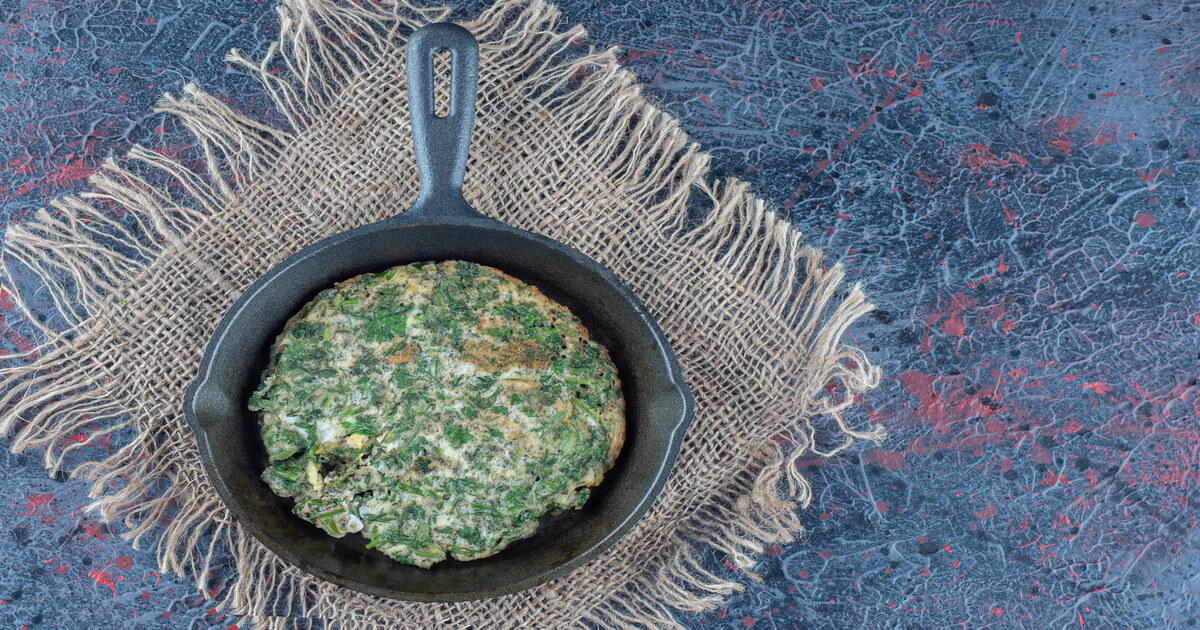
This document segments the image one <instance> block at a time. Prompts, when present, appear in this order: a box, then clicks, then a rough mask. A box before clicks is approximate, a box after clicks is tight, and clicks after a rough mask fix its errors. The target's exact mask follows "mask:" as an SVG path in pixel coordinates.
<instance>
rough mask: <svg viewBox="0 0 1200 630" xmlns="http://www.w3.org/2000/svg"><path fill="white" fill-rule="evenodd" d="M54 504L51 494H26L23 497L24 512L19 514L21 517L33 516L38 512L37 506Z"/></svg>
mask: <svg viewBox="0 0 1200 630" xmlns="http://www.w3.org/2000/svg"><path fill="white" fill-rule="evenodd" d="M53 502H54V495H53V494H27V495H25V511H23V512H21V514H22V515H23V516H33V515H34V513H36V512H37V511H38V509H37V508H38V506H39V505H46V504H47V503H53Z"/></svg>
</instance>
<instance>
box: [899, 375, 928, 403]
mask: <svg viewBox="0 0 1200 630" xmlns="http://www.w3.org/2000/svg"><path fill="white" fill-rule="evenodd" d="M898 378H899V379H900V384H901V385H903V386H904V389H907V390H908V393H910V394H912V396H913V397H914V398H916V399H917V400H919V401H921V402H928V401H930V400H933V380H934V377H932V376H930V375H928V374H924V373H921V372H918V371H916V370H908V371H907V372H904V373H902V374H900V376H899V377H898Z"/></svg>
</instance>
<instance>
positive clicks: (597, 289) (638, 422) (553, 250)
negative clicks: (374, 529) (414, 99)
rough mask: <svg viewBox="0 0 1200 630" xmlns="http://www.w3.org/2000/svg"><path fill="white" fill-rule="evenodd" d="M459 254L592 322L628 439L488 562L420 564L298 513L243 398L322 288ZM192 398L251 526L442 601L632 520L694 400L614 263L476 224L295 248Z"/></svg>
mask: <svg viewBox="0 0 1200 630" xmlns="http://www.w3.org/2000/svg"><path fill="white" fill-rule="evenodd" d="M455 259H457V260H469V261H473V262H477V263H480V264H484V265H489V266H493V267H496V268H498V269H501V270H503V271H505V272H506V273H509V274H511V275H513V276H515V277H517V278H520V279H521V280H523V281H525V282H528V283H530V284H533V285H535V286H537V287H538V288H539V289H541V290H542V291H543V292H545V293H546V294H547V295H548V296H549V297H551V298H552V299H554V300H556V301H558V302H560V303H562V304H563V305H565V306H567V307H568V308H569V309H570V310H571V311H572V312H573V313H574V314H575V315H576V316H578V317H579V318H580V319H581V320H582V321H583V323H584V325H585V326H586V327H587V329H588V331H589V333H590V334H591V335H592V337H593V338H594V339H596V340H597V341H598V342H599V343H601V344H603V345H604V346H605V347H606V348H607V349H608V350H609V353H610V355H611V356H612V358H613V361H614V363H615V364H616V366H617V369H618V371H619V374H620V377H621V380H622V387H623V390H624V392H623V393H624V395H625V399H626V407H627V416H626V440H625V445H624V447H623V448H622V451H621V455H620V457H619V459H618V460H617V463H616V466H615V467H614V468H613V469H612V470H611V471H610V472H609V473H608V474H607V475H606V477H605V480H604V482H603V483H602V484H601V486H600V487H599V488H597V489H596V491H595V492H594V493H593V496H592V498H591V499H590V500H589V501H588V503H587V504H586V505H585V506H584V507H583V508H582V509H580V510H571V511H568V512H565V513H563V514H561V515H558V516H550V517H546V518H544V519H543V522H542V523H541V527H540V528H539V530H538V532H537V534H535V535H534V536H533V537H531V538H528V539H525V540H522V541H518V542H516V543H514V544H512V545H511V546H509V547H508V548H507V549H505V550H504V551H502V552H500V553H499V554H497V555H495V556H492V557H490V558H484V559H480V560H474V561H471V562H465V563H464V562H457V561H449V562H444V563H439V564H438V565H435V566H434V567H433V568H432V569H420V568H416V567H411V566H407V565H401V564H398V563H396V562H394V561H392V560H391V559H389V558H388V557H386V556H385V555H383V554H382V553H379V552H378V551H376V550H370V549H366V547H365V544H366V541H365V539H363V538H362V537H361V536H358V535H348V536H346V537H344V538H341V539H335V538H332V537H330V536H329V535H327V534H326V533H325V532H323V531H321V530H319V529H317V528H316V527H315V526H313V525H311V524H309V523H307V522H305V521H303V520H301V519H300V518H298V517H296V516H294V515H293V514H292V513H291V507H292V501H291V500H290V499H283V498H280V497H278V496H276V495H275V494H274V493H272V492H271V490H270V489H269V488H268V487H267V485H266V484H265V483H264V482H262V481H261V480H260V479H259V475H260V474H261V472H262V470H263V469H264V468H265V466H266V454H265V452H264V450H263V447H262V441H261V438H260V437H259V432H258V419H257V417H256V415H255V414H254V413H253V412H251V411H249V409H247V407H246V401H247V400H248V398H249V396H250V394H251V392H252V391H253V390H254V389H255V388H256V387H257V385H258V382H259V378H260V375H261V373H262V370H263V369H264V368H265V366H266V364H267V356H268V353H269V349H270V346H271V344H272V343H273V342H274V339H275V337H276V335H278V333H279V332H280V331H281V330H282V328H283V325H284V323H285V322H286V321H287V320H288V319H289V318H290V317H291V316H292V315H293V314H295V313H296V312H297V311H298V310H299V309H300V307H301V306H302V305H304V304H305V303H307V302H308V301H309V300H311V299H312V298H313V297H314V296H315V295H316V294H317V293H318V292H320V291H321V290H323V289H325V288H327V287H329V286H331V285H333V284H334V283H335V282H338V281H341V280H345V279H347V278H350V277H353V276H356V275H359V274H362V273H368V272H378V271H382V270H384V269H387V268H390V267H393V266H396V265H401V264H407V263H412V262H421V261H432V260H455ZM185 407H186V412H187V414H188V416H189V418H188V419H189V420H190V421H191V422H192V423H193V426H194V428H195V429H196V431H197V436H198V441H199V444H200V447H201V449H202V454H203V459H204V460H205V465H206V468H207V471H208V473H209V476H210V478H211V479H212V481H213V483H214V485H215V487H216V489H217V491H218V493H219V494H221V496H222V498H223V499H224V500H225V502H226V504H227V505H228V506H229V508H230V509H231V511H232V512H233V513H234V515H235V516H237V517H238V519H239V521H240V522H241V523H242V525H243V526H245V527H247V528H248V529H249V530H250V531H251V533H253V534H254V535H256V536H257V537H258V538H259V539H260V540H262V541H263V542H264V543H265V544H266V545H267V546H268V547H269V548H271V549H272V550H273V551H275V552H276V553H277V554H279V555H280V556H281V557H283V558H284V559H285V560H287V561H289V562H291V563H293V564H295V565H296V566H298V567H300V568H302V569H304V570H306V571H309V572H311V573H314V574H316V575H319V576H321V577H324V578H326V579H329V580H331V581H334V582H336V583H339V584H342V585H344V586H347V587H351V588H354V589H357V590H360V591H363V592H367V593H371V594H375V595H381V596H387V597H396V598H403V599H415V600H441V601H446V600H460V599H471V598H478V597H486V596H492V595H499V594H503V593H508V592H513V591H516V590H520V589H522V588H527V587H529V586H533V585H536V584H538V583H541V582H544V581H546V580H549V579H551V578H553V577H557V576H559V575H562V574H564V573H566V572H567V571H569V570H570V569H572V568H574V567H576V566H578V565H580V564H582V563H583V562H585V561H587V560H588V559H590V558H591V557H593V556H595V555H596V554H598V553H599V552H600V551H601V550H603V548H604V547H606V546H607V545H608V544H611V542H613V541H614V540H615V539H616V538H618V537H619V536H620V535H622V534H623V533H624V532H625V531H627V530H628V529H629V528H630V527H632V525H633V523H634V522H636V520H637V518H638V517H639V516H641V514H642V513H643V512H644V511H645V509H646V508H648V507H649V504H650V502H651V501H652V500H653V498H654V496H655V495H656V494H657V493H658V491H659V490H660V489H661V486H662V484H663V483H664V481H665V478H666V474H667V472H668V471H669V469H670V465H671V463H672V462H673V460H674V458H675V455H676V454H677V453H678V449H679V442H680V439H681V437H682V432H683V430H684V429H685V428H686V424H687V423H688V421H690V418H691V411H692V400H691V397H690V394H689V393H688V392H687V388H686V387H685V386H683V384H682V378H681V376H680V374H679V367H678V365H677V363H676V362H675V359H674V356H673V354H672V353H671V351H670V349H669V347H668V346H667V345H666V341H665V339H664V338H663V336H662V333H661V331H660V330H659V329H658V327H657V326H656V325H655V324H654V322H653V320H652V319H651V318H650V317H649V315H648V314H647V313H646V312H645V309H644V306H642V305H641V303H640V302H639V301H638V300H637V298H636V297H634V296H633V295H632V293H630V292H629V290H628V289H627V288H626V287H625V286H624V285H623V284H621V283H620V282H619V281H617V279H616V278H615V277H614V276H613V275H612V274H611V273H610V272H608V271H607V270H605V269H604V268H603V267H601V266H600V265H599V264H597V263H595V262H594V261H592V260H590V259H588V258H587V257H585V256H583V255H582V254H580V253H578V252H575V251H574V250H571V249H569V248H567V247H565V246H563V245H561V244H559V243H557V242H554V241H552V240H549V239H546V238H543V237H540V236H536V235H533V234H530V233H528V232H523V231H520V230H515V229H513V228H509V227H508V226H505V225H503V224H500V223H498V222H494V221H490V220H482V221H479V220H470V221H461V222H457V223H429V224H418V225H408V226H402V225H398V224H396V223H388V222H385V223H381V224H375V225H371V226H367V227H365V228H360V229H358V230H354V231H351V232H346V233H343V234H340V235H337V236H334V237H331V238H330V239H327V240H326V241H323V242H321V243H318V244H317V245H315V246H313V247H310V248H308V249H306V250H305V251H303V252H301V253H299V254H297V255H296V256H293V257H292V258H289V259H288V260H287V261H285V262H284V263H283V264H281V265H280V266H278V267H276V268H275V269H273V270H272V271H271V272H269V273H268V274H267V275H266V276H264V277H263V278H261V279H259V280H258V281H257V282H255V283H254V285H252V286H251V287H250V289H249V290H247V292H246V293H245V294H244V295H243V296H242V297H241V298H239V300H238V301H237V303H235V305H234V307H233V308H232V309H231V311H230V313H229V314H228V315H227V316H226V318H225V320H223V321H222V322H221V324H220V326H219V327H218V330H217V332H216V334H215V335H214V337H213V340H212V341H211V342H210V344H209V348H208V351H207V352H206V353H205V357H204V359H203V361H202V363H201V371H200V374H199V375H198V376H197V379H196V383H195V384H194V385H193V387H192V388H191V390H189V394H188V400H187V401H186V402H185Z"/></svg>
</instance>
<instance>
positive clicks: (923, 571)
mask: <svg viewBox="0 0 1200 630" xmlns="http://www.w3.org/2000/svg"><path fill="white" fill-rule="evenodd" d="M917 573H920V574H921V577H929V568H928V567H921V569H920V570H919V571H917Z"/></svg>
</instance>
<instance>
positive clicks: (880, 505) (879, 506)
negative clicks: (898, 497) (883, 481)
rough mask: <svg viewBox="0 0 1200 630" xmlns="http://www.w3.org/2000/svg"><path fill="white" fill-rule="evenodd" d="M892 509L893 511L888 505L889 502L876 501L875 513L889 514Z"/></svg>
mask: <svg viewBox="0 0 1200 630" xmlns="http://www.w3.org/2000/svg"><path fill="white" fill-rule="evenodd" d="M890 509H892V506H890V505H888V502H887V501H876V502H875V511H876V512H879V513H880V514H887V513H888V510H890Z"/></svg>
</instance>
